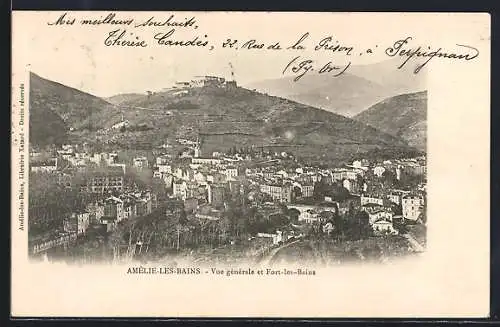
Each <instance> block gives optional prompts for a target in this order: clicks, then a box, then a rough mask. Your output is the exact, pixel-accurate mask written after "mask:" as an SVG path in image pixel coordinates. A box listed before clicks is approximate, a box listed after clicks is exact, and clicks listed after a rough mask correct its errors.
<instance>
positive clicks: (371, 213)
mask: <svg viewBox="0 0 500 327" xmlns="http://www.w3.org/2000/svg"><path fill="white" fill-rule="evenodd" d="M363 210H364V211H365V212H366V213H367V214H368V218H369V222H370V224H373V223H374V222H376V221H379V220H387V221H391V222H392V217H393V213H392V211H390V210H387V209H385V208H383V207H376V206H373V207H371V206H370V205H367V206H364V207H363Z"/></svg>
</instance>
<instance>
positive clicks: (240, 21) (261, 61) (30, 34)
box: [12, 12, 489, 97]
mask: <svg viewBox="0 0 500 327" xmlns="http://www.w3.org/2000/svg"><path fill="white" fill-rule="evenodd" d="M63 13H64V12H15V13H14V15H13V28H12V30H13V40H14V41H13V51H14V54H19V55H13V58H14V59H13V60H14V64H16V62H17V64H20V63H22V64H24V65H25V66H26V67H27V69H28V70H31V71H33V72H35V73H36V74H38V75H40V76H42V77H44V78H47V79H50V80H54V81H57V82H60V83H63V84H65V85H68V86H71V87H75V88H78V89H81V90H83V91H85V92H89V93H91V94H94V95H97V96H102V97H107V96H112V95H115V94H119V93H132V92H139V93H144V92H146V91H148V90H150V91H156V90H161V89H163V88H167V87H170V86H171V85H172V84H173V83H175V82H176V81H179V80H180V81H182V80H189V79H191V78H193V77H194V76H196V75H218V76H222V77H226V78H229V77H230V71H231V70H230V66H229V63H231V64H232V66H233V67H234V73H235V78H236V80H237V81H238V83H239V84H241V85H247V84H249V83H252V82H255V81H260V80H264V79H272V78H279V77H281V76H283V73H282V72H283V69H284V68H285V67H286V65H287V63H288V62H290V61H291V60H292V59H293V58H294V57H296V56H300V59H311V60H314V62H315V63H317V64H318V65H320V66H322V65H323V64H324V63H327V62H329V61H331V62H332V63H334V64H338V65H341V66H342V65H345V64H347V63H348V62H349V61H350V62H351V63H352V64H353V65H363V64H370V63H375V62H380V61H384V60H387V59H390V58H389V57H388V56H387V55H386V54H385V52H384V49H386V48H387V47H389V46H391V45H392V44H393V43H394V42H395V41H396V40H399V39H403V38H405V37H407V36H412V37H413V40H414V42H415V44H417V43H418V44H419V45H420V44H422V45H431V46H433V47H434V46H449V47H451V48H452V49H454V48H453V46H454V45H455V44H456V43H460V42H461V43H465V42H467V41H468V39H477V35H472V34H471V33H470V32H469V29H468V28H467V27H466V26H463V27H461V24H459V20H460V14H454V15H452V14H433V15H426V14H402V13H390V14H389V13H387V14H380V15H377V16H374V15H373V14H369V13H307V14H305V13H229V12H197V13H190V12H178V13H170V12H150V13H147V12H142V13H137V12H135V13H134V12H115V14H116V16H115V19H120V20H127V19H133V20H134V22H133V23H132V25H130V26H126V27H124V26H121V25H109V24H107V25H98V26H83V25H81V24H79V21H80V20H82V19H86V18H91V19H100V18H104V17H106V16H107V15H108V14H109V13H111V12H68V13H67V15H66V16H65V18H66V19H67V20H71V18H75V21H76V22H75V24H73V25H64V26H54V25H48V24H47V23H49V22H51V23H53V22H55V21H56V20H57V19H58V18H59V17H60V16H61V15H62V14H63ZM172 14H173V15H174V19H173V20H175V21H184V19H188V18H190V17H195V24H194V25H193V26H191V27H188V28H176V31H175V33H174V35H173V36H171V38H173V39H179V40H181V39H185V40H190V39H192V38H194V37H195V36H198V37H199V39H202V40H205V39H209V40H210V45H213V46H214V49H213V50H208V49H207V48H179V47H177V48H172V47H168V46H162V45H159V44H157V43H155V40H154V35H156V34H159V33H166V32H168V31H169V30H170V29H171V27H159V26H150V27H138V28H134V27H133V25H136V24H140V23H142V22H144V21H146V20H147V19H148V18H150V17H152V16H154V17H155V18H154V19H155V20H156V21H159V22H161V21H165V20H166V19H167V18H168V17H169V16H170V15H172ZM457 17H458V20H457ZM436 20H438V21H440V22H442V25H440V26H442V28H441V29H438V30H436V29H435V28H434V29H432V30H431V29H430V28H429V27H428V26H433V25H434V27H435V26H436V25H435V24H433V22H434V23H435V21H436ZM447 20H449V21H450V22H453V23H447ZM423 22H428V23H429V24H425V23H423ZM194 26H197V28H194ZM469 26H470V25H469ZM116 29H125V30H126V33H127V34H126V35H127V37H128V38H132V39H133V38H134V37H139V39H141V40H145V42H147V44H148V46H147V47H133V48H129V47H116V46H115V47H113V46H111V47H108V46H105V45H104V41H105V39H106V37H107V35H108V33H109V32H111V31H113V30H116ZM120 32H121V30H120ZM130 33H133V34H132V35H131V34H130ZM305 33H309V36H308V38H307V39H306V40H305V41H304V45H305V46H306V47H307V49H306V50H304V51H298V50H286V49H284V50H280V51H277V50H260V49H252V50H248V49H238V50H235V49H229V48H223V47H222V43H223V42H224V41H225V40H226V39H228V38H230V39H233V40H234V39H236V40H238V42H239V44H240V45H241V44H242V43H243V41H247V40H252V39H255V40H257V41H258V42H260V43H264V44H265V45H266V46H267V45H270V44H274V43H276V42H280V45H282V47H283V48H285V47H287V46H290V45H292V44H294V43H295V42H296V41H297V40H298V39H299V38H300V37H301V36H302V35H304V34H305ZM450 33H452V34H451V35H457V39H456V40H451V39H450V38H449V35H450ZM485 33H486V34H488V35H489V31H485ZM205 35H207V37H206V38H205V37H204V36H205ZM329 36H331V37H332V42H331V43H332V44H335V42H336V41H338V42H339V43H338V44H341V45H343V46H346V47H353V49H354V50H353V54H354V55H352V56H350V57H348V56H346V55H345V54H344V53H338V52H332V51H327V50H318V51H315V50H313V48H314V46H315V45H317V44H318V42H319V41H320V40H321V39H323V38H325V37H329ZM445 36H446V37H445ZM369 48H370V49H373V52H372V53H371V54H367V53H366V50H367V49H369ZM285 75H286V74H285Z"/></svg>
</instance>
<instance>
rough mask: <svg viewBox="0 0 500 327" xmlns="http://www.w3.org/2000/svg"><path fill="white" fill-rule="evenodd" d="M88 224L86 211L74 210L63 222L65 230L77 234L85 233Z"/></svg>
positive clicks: (88, 219)
mask: <svg viewBox="0 0 500 327" xmlns="http://www.w3.org/2000/svg"><path fill="white" fill-rule="evenodd" d="M89 225H90V214H89V213H88V212H86V211H82V212H74V213H72V214H71V216H70V217H69V218H67V219H65V220H64V222H63V227H64V231H65V232H68V233H76V234H77V235H82V234H85V232H86V231H87V229H88V227H89Z"/></svg>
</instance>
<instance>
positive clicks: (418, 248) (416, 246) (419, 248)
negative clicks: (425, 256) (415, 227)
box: [403, 233, 425, 252]
mask: <svg viewBox="0 0 500 327" xmlns="http://www.w3.org/2000/svg"><path fill="white" fill-rule="evenodd" d="M403 236H404V237H405V238H406V239H407V240H408V242H409V243H410V245H411V247H412V248H413V250H415V251H416V252H424V251H425V248H424V247H423V246H422V245H421V244H420V243H418V241H417V240H416V239H415V238H414V237H413V236H412V235H411V234H408V233H406V234H404V235H403Z"/></svg>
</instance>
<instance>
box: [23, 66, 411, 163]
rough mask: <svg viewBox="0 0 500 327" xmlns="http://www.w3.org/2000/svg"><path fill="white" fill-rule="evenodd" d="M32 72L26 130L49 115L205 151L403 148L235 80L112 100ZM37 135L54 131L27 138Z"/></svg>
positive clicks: (141, 140)
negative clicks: (30, 120) (197, 144)
mask: <svg viewBox="0 0 500 327" xmlns="http://www.w3.org/2000/svg"><path fill="white" fill-rule="evenodd" d="M32 79H33V80H34V83H33V87H32V94H33V96H32V106H33V110H32V111H33V112H32V115H33V116H35V117H37V116H38V117H41V118H42V119H43V120H39V121H38V122H36V120H34V122H36V123H35V124H34V126H33V129H32V132H33V133H41V131H43V130H44V128H45V127H46V126H45V125H46V123H47V122H46V121H45V120H47V118H46V117H49V116H50V117H51V118H50V120H51V121H52V122H53V124H56V122H58V124H60V125H61V126H60V132H61V133H63V132H64V135H65V137H69V138H72V139H74V140H79V141H87V142H90V143H96V144H109V145H111V146H118V147H123V148H138V146H149V147H151V146H156V145H160V144H163V143H165V141H166V140H167V139H169V140H172V139H174V138H188V139H196V138H198V137H199V138H200V140H201V141H202V152H203V153H205V154H211V153H212V151H224V150H227V149H230V148H232V147H234V146H236V147H247V146H252V145H253V146H258V147H268V148H270V149H275V150H277V151H290V152H292V153H295V154H296V155H299V156H302V157H313V158H339V157H348V156H350V155H352V154H353V153H362V152H365V151H370V150H373V149H386V148H390V149H394V148H398V149H408V146H407V144H406V142H405V141H403V140H402V139H400V138H398V137H396V136H393V135H390V134H387V133H384V132H380V131H379V130H377V129H375V128H374V127H371V126H368V125H365V124H363V123H361V122H358V121H355V120H353V119H350V118H346V117H343V116H340V115H337V114H333V113H331V112H328V111H325V110H321V109H317V108H313V107H311V106H308V105H304V104H300V103H296V102H293V101H291V100H287V99H282V98H278V97H274V96H268V95H265V94H261V93H257V92H254V91H250V90H247V89H244V88H240V87H237V88H216V87H203V88H191V89H188V90H184V91H179V90H170V91H164V92H158V93H152V94H149V95H143V96H133V97H130V98H128V99H123V101H121V104H120V105H116V106H115V105H111V104H109V103H108V102H106V101H104V100H101V99H99V98H97V97H94V96H92V95H90V94H87V93H84V92H81V91H78V90H75V89H72V88H69V87H66V86H64V85H62V84H58V83H55V82H51V81H48V80H45V79H42V78H40V77H38V76H36V75H33V76H32ZM122 120H126V121H128V126H127V127H126V128H113V126H114V125H115V124H116V123H118V122H121V121H122ZM56 125H57V124H56ZM45 130H47V129H45ZM49 131H51V132H53V129H50V130H49ZM42 134H43V133H42ZM42 139H43V140H44V142H50V141H51V140H53V139H54V138H53V137H52V138H51V137H47V136H44V137H43V138H42V137H41V136H39V137H37V138H36V139H33V140H32V141H35V142H40V141H41V140H42Z"/></svg>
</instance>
